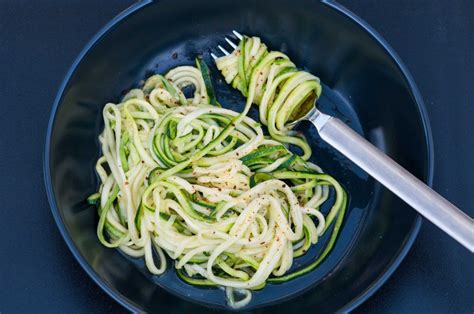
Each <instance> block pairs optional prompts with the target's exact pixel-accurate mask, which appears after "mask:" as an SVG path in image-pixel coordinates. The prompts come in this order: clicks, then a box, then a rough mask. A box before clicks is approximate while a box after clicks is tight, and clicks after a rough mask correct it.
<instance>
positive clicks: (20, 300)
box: [0, 0, 474, 313]
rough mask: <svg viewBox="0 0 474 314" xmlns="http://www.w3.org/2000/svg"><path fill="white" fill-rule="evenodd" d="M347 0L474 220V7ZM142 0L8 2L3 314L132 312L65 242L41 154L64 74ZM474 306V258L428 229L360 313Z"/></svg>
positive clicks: (444, 189)
mask: <svg viewBox="0 0 474 314" xmlns="http://www.w3.org/2000/svg"><path fill="white" fill-rule="evenodd" d="M341 2H342V3H343V4H344V5H346V6H347V7H348V8H350V9H351V10H353V11H354V12H356V13H357V14H358V15H359V16H361V17H362V18H364V19H366V21H367V22H369V24H371V25H372V26H373V27H374V28H375V29H376V30H377V31H378V32H379V33H381V34H382V36H384V37H385V39H387V41H388V42H389V43H390V44H391V45H392V46H393V47H394V48H395V50H396V51H397V52H398V53H399V55H400V56H401V58H402V59H403V60H404V62H405V63H406V65H407V66H408V68H409V70H410V71H411V72H412V74H413V76H414V78H415V81H416V82H417V84H418V87H419V88H420V91H421V94H422V95H423V97H424V100H425V102H426V106H427V111H428V115H429V118H430V120H431V126H432V129H433V137H434V145H435V175H434V187H435V189H436V190H437V191H438V192H440V193H441V194H442V195H444V196H446V197H447V198H448V199H450V200H451V201H453V202H454V203H455V204H456V205H458V206H459V207H460V208H462V209H463V210H465V211H466V212H468V213H469V214H470V215H471V216H474V193H473V192H474V134H473V133H474V131H473V130H472V124H473V122H474V83H473V80H474V15H473V13H474V1H472V0H463V1H461V0H456V1H448V0H436V1H430V0H423V1H422V0H403V1H396V0H390V1H377V0H361V1H356V0H343V1H342V0H341ZM131 3H133V1H132V0H115V1H97V0H70V1H64V0H43V1H29V0H0V99H1V105H0V106H1V109H2V111H1V114H0V126H1V131H0V178H1V180H0V195H1V197H2V200H3V202H2V206H1V207H0V208H1V209H0V213H1V218H0V239H1V240H0V312H2V313H10V312H84V313H85V312H105V311H108V312H110V311H113V312H119V311H124V310H123V309H122V308H121V307H120V306H119V305H118V304H116V303H115V302H114V301H113V300H112V299H110V298H109V297H108V296H107V295H106V294H105V293H104V292H102V290H100V288H99V287H98V286H96V285H95V284H94V283H93V282H92V280H91V279H89V277H88V276H87V275H86V274H85V272H84V271H83V270H82V269H81V268H80V266H79V265H78V263H77V262H76V261H75V260H74V258H73V257H72V255H71V253H70V252H69V250H68V249H67V247H66V245H65V243H64V242H63V240H62V238H61V236H60V234H59V232H58V230H57V228H56V225H55V223H54V221H53V219H52V216H51V214H50V210H49V206H48V202H47V199H46V195H45V192H44V186H43V173H42V156H43V144H44V134H45V130H46V125H47V120H48V116H49V111H50V108H51V104H52V102H53V99H54V96H55V94H56V91H57V88H58V86H59V84H60V82H61V80H62V78H63V76H64V74H65V73H66V71H67V69H68V68H69V66H70V65H71V63H72V61H73V60H74V58H75V57H76V56H77V55H78V53H79V51H80V50H81V49H82V47H83V46H84V45H85V44H86V43H87V41H88V40H89V39H90V38H91V37H92V36H93V34H94V33H95V32H96V31H97V30H98V29H99V28H100V27H102V26H103V25H104V24H105V23H106V22H107V21H108V20H109V19H111V18H112V17H113V16H115V15H116V14H117V13H118V12H120V11H121V10H123V9H124V8H126V7H127V6H128V5H130V4H131ZM157 36H159V34H157ZM400 127H403V123H402V122H401V123H400ZM315 310H316V309H315ZM473 311H474V257H473V255H472V254H470V253H468V252H467V251H466V250H464V249H463V248H462V247H461V246H459V245H458V244H456V243H455V242H454V241H453V240H451V239H449V238H448V237H447V236H444V235H443V234H442V232H441V231H439V230H437V229H436V228H435V227H433V226H431V225H430V224H429V223H424V224H423V226H422V228H421V231H420V234H419V236H418V239H417V240H416V242H415V244H414V246H413V249H412V250H411V251H410V253H409V254H408V256H407V258H406V259H405V260H404V261H403V262H402V264H401V266H400V267H399V268H398V270H397V271H396V272H395V273H394V275H393V276H392V277H391V278H390V279H389V280H388V281H387V283H386V284H385V285H384V286H383V287H382V288H381V289H380V290H379V291H378V292H377V293H375V295H374V296H373V297H372V298H371V299H369V300H368V301H367V302H366V303H364V304H363V305H362V306H361V307H359V309H358V310H357V312H360V313H366V312H373V313H377V312H391V313H398V312H410V313H413V312H418V313H420V312H423V313H427V312H430V313H446V312H452V313H472V312H473Z"/></svg>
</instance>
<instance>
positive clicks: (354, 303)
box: [43, 0, 434, 312]
mask: <svg viewBox="0 0 474 314" xmlns="http://www.w3.org/2000/svg"><path fill="white" fill-rule="evenodd" d="M152 2H154V0H139V1H138V2H136V3H134V4H132V5H131V6H129V7H128V8H126V9H125V10H123V11H122V12H121V13H119V14H118V15H117V16H115V17H114V18H112V19H111V20H110V21H109V22H108V23H107V24H106V25H105V26H103V27H102V28H101V29H100V30H99V31H98V32H97V33H96V34H95V35H94V36H93V37H92V39H91V40H90V41H89V42H88V43H87V44H86V45H85V47H84V48H83V49H82V51H81V52H80V53H79V55H78V56H77V57H76V58H75V60H74V62H73V63H72V65H71V67H70V68H69V70H68V72H67V74H66V75H65V77H64V79H63V80H62V83H61V85H60V88H59V90H58V92H57V94H56V97H55V100H54V102H53V106H52V109H51V113H50V117H49V121H48V127H47V132H46V139H45V146H44V156H43V174H44V184H45V189H46V194H47V197H48V202H49V205H50V209H51V213H52V215H53V217H54V220H55V222H56V225H57V227H58V229H59V231H60V233H61V236H62V237H63V238H64V241H65V242H66V244H67V246H68V248H69V250H70V251H71V253H72V254H73V256H74V257H75V259H76V260H77V261H78V262H79V264H80V265H81V267H82V268H83V269H84V270H85V272H86V273H87V274H88V275H89V277H91V278H92V280H93V281H94V282H95V283H96V284H97V285H98V286H99V287H100V288H101V289H102V290H104V291H105V292H106V293H107V294H108V295H109V296H110V297H112V299H114V300H115V301H116V302H117V303H119V304H120V305H122V306H123V307H125V308H126V309H127V310H129V311H132V312H137V311H139V312H143V308H142V307H141V306H140V305H139V304H136V303H135V302H133V301H132V300H130V299H128V298H127V297H126V296H125V295H123V294H121V293H120V292H119V291H117V290H116V289H114V288H113V287H112V286H110V285H109V284H108V283H107V282H106V281H104V280H103V279H102V278H101V277H100V276H99V274H97V273H96V272H95V270H94V269H93V268H92V267H91V265H90V264H89V263H88V262H87V261H86V259H85V258H84V256H82V254H81V253H80V252H79V250H78V248H77V247H76V246H75V244H74V242H73V240H72V237H71V235H70V234H69V232H68V231H67V229H66V226H65V224H64V222H63V219H62V215H61V212H60V210H59V207H58V206H57V204H56V198H55V195H54V191H53V188H52V177H51V168H50V149H51V137H52V132H53V128H54V123H55V119H56V113H57V111H58V108H59V104H60V103H61V100H62V98H63V94H64V91H65V89H66V87H67V85H68V83H69V81H70V79H71V77H72V75H73V74H74V72H75V71H76V68H77V67H78V66H79V64H80V63H81V61H82V60H83V58H84V57H85V56H86V55H87V54H88V53H89V51H90V50H91V49H92V48H93V47H94V46H95V43H96V42H97V41H99V40H100V39H101V38H102V37H103V36H104V35H106V34H107V33H108V32H109V31H110V30H111V29H112V28H113V27H114V26H116V25H117V24H118V23H120V22H121V21H123V20H125V19H126V18H127V17H128V16H130V15H131V14H133V13H135V12H136V11H138V10H140V9H142V8H144V7H146V6H147V5H148V4H150V3H152ZM321 3H322V4H324V5H327V6H328V7H329V8H330V9H332V10H334V11H335V12H336V13H338V14H341V15H342V16H343V17H345V18H347V19H348V20H350V21H351V22H353V23H355V24H356V25H357V26H358V27H359V28H362V29H363V30H364V31H365V32H366V33H368V35H370V36H371V37H372V38H373V39H374V40H375V41H376V42H377V43H378V44H379V45H380V46H381V47H382V48H383V49H384V51H385V52H386V53H387V54H388V55H389V56H390V57H391V59H392V61H394V63H395V64H396V66H397V67H398V70H400V72H401V73H402V75H403V77H404V79H405V83H407V85H408V87H409V89H410V92H411V93H412V95H413V97H414V102H415V103H416V109H417V110H418V114H419V116H420V119H421V124H422V126H423V132H424V138H425V142H426V159H427V166H426V168H427V169H425V172H426V174H425V177H424V178H423V181H425V182H426V183H427V184H428V185H429V186H432V184H433V173H434V147H433V137H432V131H431V126H430V122H429V119H428V114H427V111H426V107H425V104H424V101H423V98H422V96H421V93H420V92H419V90H418V87H417V86H416V84H415V81H414V79H413V77H412V75H411V74H410V72H409V71H408V69H407V68H406V66H405V65H404V63H403V62H402V60H401V59H400V57H399V56H398V54H397V53H396V52H395V51H394V49H393V48H392V47H391V46H390V45H389V44H388V43H387V41H386V40H385V39H384V38H383V37H382V36H381V35H380V34H379V33H378V32H377V31H375V30H374V29H373V28H372V27H371V26H370V25H369V24H368V23H367V22H366V21H364V20H363V19H362V18H360V17H359V16H357V15H356V14H355V13H354V12H352V11H351V10H349V9H347V8H346V7H344V6H343V5H342V4H340V3H338V2H337V1H335V0H321ZM421 221H422V219H421V216H420V215H419V214H417V215H416V217H415V221H414V224H413V226H412V228H411V230H410V231H409V234H408V237H407V239H406V241H405V243H404V244H403V246H402V248H401V250H400V251H399V252H398V255H397V256H396V258H395V259H393V261H392V262H391V264H389V265H388V267H387V268H386V270H385V272H383V273H382V274H381V275H380V276H379V277H378V278H377V279H376V280H375V281H373V282H372V283H371V284H370V285H369V286H368V287H367V289H365V290H364V291H363V292H362V293H360V294H359V295H358V296H357V297H355V298H354V299H352V300H351V301H349V302H348V303H347V304H346V305H345V306H344V307H342V308H341V309H340V310H339V311H340V312H349V311H352V310H353V309H355V308H356V307H358V306H359V305H361V304H362V303H363V302H365V301H366V300H367V299H369V298H370V297H371V296H372V295H373V294H374V293H375V292H376V291H377V290H378V289H379V288H380V287H381V286H382V285H383V284H384V283H385V282H386V281H387V280H388V278H390V276H391V275H392V274H393V272H394V271H395V270H396V269H397V268H398V266H399V265H400V263H401V262H402V261H403V259H404V258H405V256H406V255H407V253H408V251H409V250H410V249H411V247H412V246H413V243H414V241H415V239H416V237H417V235H418V232H419V230H420V227H421Z"/></svg>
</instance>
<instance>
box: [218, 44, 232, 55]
mask: <svg viewBox="0 0 474 314" xmlns="http://www.w3.org/2000/svg"><path fill="white" fill-rule="evenodd" d="M217 48H219V49H220V50H221V51H222V53H223V54H225V55H226V56H227V55H229V54H230V53H229V52H228V51H227V50H225V49H224V48H223V47H222V46H221V45H219V46H217Z"/></svg>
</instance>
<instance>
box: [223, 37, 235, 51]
mask: <svg viewBox="0 0 474 314" xmlns="http://www.w3.org/2000/svg"><path fill="white" fill-rule="evenodd" d="M225 41H226V42H227V43H228V44H229V45H230V46H231V47H232V48H234V49H235V48H237V45H236V44H234V43H233V42H232V41H231V40H230V39H229V38H227V37H226V38H225Z"/></svg>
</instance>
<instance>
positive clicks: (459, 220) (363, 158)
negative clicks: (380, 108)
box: [308, 110, 474, 252]
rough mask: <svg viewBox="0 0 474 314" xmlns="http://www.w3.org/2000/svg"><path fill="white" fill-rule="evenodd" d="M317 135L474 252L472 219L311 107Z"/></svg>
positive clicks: (355, 135)
mask: <svg viewBox="0 0 474 314" xmlns="http://www.w3.org/2000/svg"><path fill="white" fill-rule="evenodd" d="M308 120H309V121H311V122H312V123H313V124H314V125H315V127H316V128H317V129H318V132H319V135H320V136H321V138H322V139H323V140H324V141H326V142H327V143H328V144H330V145H331V146H333V147H334V148H335V149H337V150H338V151H339V152H341V153H342V154H343V155H345V156H346V157H347V158H349V159H350V160H352V161H353V162H354V163H355V164H356V165H358V166H359V167H360V168H362V169H363V170H365V171H366V172H367V173H368V174H369V175H371V176H372V177H373V178H374V179H376V180H377V181H379V182H380V183H381V184H383V185H384V186H385V187H386V188H387V189H389V190H390V191H392V192H393V193H394V194H395V195H397V196H398V197H400V198H401V199H402V200H404V201H405V202H406V203H408V204H409V205H410V206H411V207H413V208H414V209H415V210H417V211H418V212H419V213H420V214H421V215H423V216H424V217H425V218H426V219H428V220H429V221H431V222H432V223H433V224H435V225H436V226H438V227H439V228H440V229H441V230H443V231H444V232H446V233H447V234H449V235H450V236H451V237H453V238H454V239H455V240H457V241H458V242H459V243H461V244H462V245H464V246H465V247H466V248H467V249H469V250H470V251H471V252H474V220H473V219H471V218H470V217H469V216H468V215H466V214H465V213H463V212H462V211H461V210H460V209H459V208H457V207H456V206H454V205H453V204H451V203H450V202H449V201H447V200H446V199H445V198H443V197H442V196H441V195H439V194H438V193H436V192H435V191H433V190H432V189H431V188H430V187H429V186H427V185H426V184H424V183H423V182H422V181H420V180H419V179H417V178H416V177H415V176H414V175H412V174H411V173H409V172H408V171H407V170H405V169H404V168H403V167H402V166H400V165H399V164H397V163H396V162H395V161H393V159H391V158H390V157H388V156H387V155H385V154H384V153H383V152H382V151H380V150H379V149H378V148H376V147H375V146H374V145H372V144H371V143H369V142H368V141H367V140H366V139H364V138H363V137H362V136H360V135H359V134H357V133H356V132H355V131H353V130H352V129H351V128H350V127H348V126H347V125H346V124H344V123H343V122H342V121H341V120H339V119H337V118H334V117H331V116H329V115H326V114H323V113H321V112H320V111H317V110H315V112H314V114H313V115H312V116H310V117H309V118H308Z"/></svg>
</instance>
